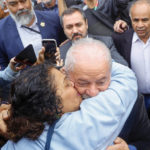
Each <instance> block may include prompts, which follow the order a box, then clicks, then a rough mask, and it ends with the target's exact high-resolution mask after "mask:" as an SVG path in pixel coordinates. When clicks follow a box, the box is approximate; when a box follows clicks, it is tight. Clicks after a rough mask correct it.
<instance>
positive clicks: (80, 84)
mask: <svg viewBox="0 0 150 150" xmlns="http://www.w3.org/2000/svg"><path fill="white" fill-rule="evenodd" d="M77 85H78V86H80V87H86V86H88V83H77Z"/></svg>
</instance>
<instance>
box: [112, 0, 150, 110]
mask: <svg viewBox="0 0 150 150" xmlns="http://www.w3.org/2000/svg"><path fill="white" fill-rule="evenodd" d="M139 10H140V11H139ZM130 17H131V21H132V27H133V29H130V30H127V31H126V32H124V33H122V34H117V33H115V34H114V35H113V39H114V42H115V45H116V47H117V49H118V51H119V53H120V54H121V55H122V56H123V57H124V58H125V59H126V60H127V62H128V63H129V66H130V67H131V69H132V70H133V71H134V72H135V74H136V77H137V80H138V85H139V91H140V92H141V93H143V95H144V98H145V104H146V108H147V110H148V109H150V69H149V68H150V1H149V0H142V1H136V2H135V3H134V4H133V5H132V7H131V9H130Z"/></svg>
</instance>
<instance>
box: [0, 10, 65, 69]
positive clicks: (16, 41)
mask: <svg viewBox="0 0 150 150" xmlns="http://www.w3.org/2000/svg"><path fill="white" fill-rule="evenodd" d="M36 16H37V20H38V26H39V29H40V32H41V36H42V38H43V39H48V38H52V39H56V41H57V43H58V45H59V44H60V43H61V42H62V41H63V40H64V37H65V36H64V33H63V29H62V28H61V25H60V22H59V17H58V15H57V14H56V13H54V12H51V11H42V12H40V11H36ZM42 22H44V23H45V26H41V23H42ZM23 49H24V47H23V44H22V41H21V39H20V36H19V33H18V31H17V28H16V24H15V22H14V21H13V19H12V18H11V17H10V16H8V17H6V18H4V19H3V20H1V21H0V66H1V67H2V69H4V68H5V67H6V66H7V65H8V63H9V60H10V59H11V58H12V57H14V56H16V55H17V54H18V53H19V52H20V51H21V50H23Z"/></svg>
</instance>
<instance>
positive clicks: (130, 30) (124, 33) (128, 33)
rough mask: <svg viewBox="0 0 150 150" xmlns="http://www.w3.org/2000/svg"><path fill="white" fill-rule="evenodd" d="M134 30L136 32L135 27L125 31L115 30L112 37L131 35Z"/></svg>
mask: <svg viewBox="0 0 150 150" xmlns="http://www.w3.org/2000/svg"><path fill="white" fill-rule="evenodd" d="M133 32H134V31H133V29H132V28H130V29H128V30H126V31H124V32H123V33H117V32H114V33H113V34H112V37H118V38H120V37H124V36H129V35H132V34H133Z"/></svg>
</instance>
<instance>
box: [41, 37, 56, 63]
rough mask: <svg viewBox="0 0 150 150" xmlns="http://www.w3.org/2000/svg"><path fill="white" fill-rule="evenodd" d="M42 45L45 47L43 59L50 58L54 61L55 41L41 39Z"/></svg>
mask: <svg viewBox="0 0 150 150" xmlns="http://www.w3.org/2000/svg"><path fill="white" fill-rule="evenodd" d="M42 45H43V46H44V47H45V53H44V56H45V59H46V60H48V59H50V60H51V61H53V62H56V57H55V53H56V49H57V43H56V40H55V39H43V40H42Z"/></svg>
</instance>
